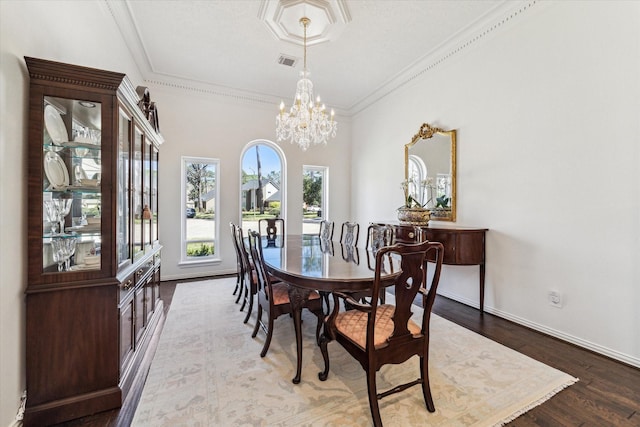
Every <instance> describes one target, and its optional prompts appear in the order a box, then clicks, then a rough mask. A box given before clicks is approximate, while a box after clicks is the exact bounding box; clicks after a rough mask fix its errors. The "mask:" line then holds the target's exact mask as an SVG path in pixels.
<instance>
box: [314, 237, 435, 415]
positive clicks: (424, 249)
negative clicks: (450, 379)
mask: <svg viewBox="0 0 640 427" xmlns="http://www.w3.org/2000/svg"><path fill="white" fill-rule="evenodd" d="M443 253H444V248H443V246H442V244H441V243H439V242H422V243H417V244H397V245H394V246H386V247H382V248H380V249H379V250H378V251H377V252H376V267H375V279H374V284H373V292H372V296H373V297H372V298H371V304H362V303H360V302H358V301H356V300H354V299H353V298H352V297H351V296H350V295H347V294H344V293H340V292H334V293H333V299H334V304H333V307H334V308H333V310H332V312H331V314H330V315H329V317H328V319H327V323H326V325H325V335H327V336H328V337H329V338H331V339H333V340H335V341H337V342H338V343H340V345H342V347H344V349H345V350H346V351H347V352H348V353H349V354H350V355H351V356H353V357H354V358H355V359H356V360H357V361H358V362H360V365H361V366H362V367H363V369H364V370H365V372H366V376H367V389H368V394H369V409H370V410H371V416H372V417H373V424H374V425H375V426H381V425H382V419H381V417H380V409H379V406H378V400H379V399H382V398H384V397H386V396H388V395H390V394H393V393H397V392H400V391H403V390H406V389H407V388H409V387H412V386H414V385H418V384H420V385H421V386H422V394H423V396H424V400H425V403H426V406H427V409H428V410H429V412H434V411H435V406H434V403H433V397H432V395H431V388H430V386H429V321H430V318H431V309H432V307H433V302H434V300H435V297H436V289H437V287H438V281H439V279H440V270H441V269H442V259H443V258H442V257H443ZM387 255H391V256H393V257H399V258H400V265H401V271H400V273H399V275H398V276H397V277H396V278H395V279H394V281H393V284H392V285H391V286H393V289H394V293H395V303H394V304H378V300H379V297H380V294H381V293H384V292H385V288H384V286H383V283H382V281H381V271H382V265H383V263H384V261H385V257H386V256H387ZM428 259H435V261H436V262H435V263H434V264H432V265H435V267H434V271H433V273H432V276H431V281H430V285H429V287H428V288H426V284H427V279H428V275H427V266H428V265H429V263H428V261H427V260H428ZM418 292H419V293H421V294H422V305H423V314H422V316H421V318H420V319H419V320H418V321H414V320H412V319H411V315H412V314H413V312H414V311H415V307H414V306H413V305H412V304H413V301H414V300H415V298H416V296H417V294H418ZM340 299H343V300H344V301H345V304H348V305H349V306H350V307H352V309H351V310H347V311H340V304H339V301H340ZM327 343H328V340H327V339H324V338H323V339H322V340H321V345H320V347H321V350H322V356H323V358H324V361H325V369H324V371H323V372H321V373H320V374H319V377H320V379H321V380H326V379H327V375H328V373H329V357H328V351H327ZM412 356H418V357H419V358H420V377H419V378H418V379H416V380H414V381H411V382H409V383H406V384H401V385H397V386H395V387H394V388H392V389H390V390H388V391H385V392H383V393H378V391H377V388H376V372H377V371H378V370H380V368H381V367H382V366H383V365H386V364H399V363H403V362H405V361H406V360H408V359H409V358H411V357H412Z"/></svg>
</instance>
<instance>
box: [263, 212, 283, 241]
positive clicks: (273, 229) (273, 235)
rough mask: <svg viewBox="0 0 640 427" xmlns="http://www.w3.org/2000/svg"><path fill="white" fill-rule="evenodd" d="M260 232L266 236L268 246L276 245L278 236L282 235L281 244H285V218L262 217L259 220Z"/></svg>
mask: <svg viewBox="0 0 640 427" xmlns="http://www.w3.org/2000/svg"><path fill="white" fill-rule="evenodd" d="M263 227H264V232H263ZM258 233H260V235H261V236H265V237H266V239H267V247H270V248H271V247H275V246H276V239H277V238H278V236H280V237H281V240H282V243H281V244H282V245H284V219H282V218H262V219H261V220H259V221H258Z"/></svg>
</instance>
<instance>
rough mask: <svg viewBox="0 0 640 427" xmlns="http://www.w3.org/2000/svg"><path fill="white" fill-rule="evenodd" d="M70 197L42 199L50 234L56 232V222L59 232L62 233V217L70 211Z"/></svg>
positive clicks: (71, 201)
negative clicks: (49, 225) (49, 224)
mask: <svg viewBox="0 0 640 427" xmlns="http://www.w3.org/2000/svg"><path fill="white" fill-rule="evenodd" d="M72 203H73V200H72V199H54V200H45V201H44V210H45V214H46V215H47V220H48V221H49V222H50V223H51V234H52V235H54V234H58V224H59V225H60V234H63V233H64V218H65V217H66V216H67V215H69V212H70V211H71V204H72Z"/></svg>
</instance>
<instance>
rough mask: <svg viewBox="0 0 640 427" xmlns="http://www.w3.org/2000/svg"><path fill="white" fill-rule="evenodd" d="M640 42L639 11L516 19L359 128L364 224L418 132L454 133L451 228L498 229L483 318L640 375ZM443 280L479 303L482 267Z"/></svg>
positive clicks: (574, 5)
mask: <svg viewBox="0 0 640 427" xmlns="http://www.w3.org/2000/svg"><path fill="white" fill-rule="evenodd" d="M479 34H480V33H479ZM639 42H640V3H638V2H595V1H589V2H538V3H536V4H533V5H532V6H530V7H529V8H527V9H525V10H523V11H521V12H517V11H516V13H515V14H514V16H513V17H512V18H510V19H506V20H505V21H504V23H503V24H502V25H498V26H496V27H495V28H494V29H493V30H489V31H488V32H487V33H486V34H485V35H484V36H482V35H481V36H480V37H479V38H478V39H477V40H475V41H474V42H472V43H471V44H470V46H467V47H465V48H463V49H461V50H459V51H458V52H456V53H455V54H453V55H452V56H450V57H449V58H448V59H446V60H445V61H443V62H441V63H440V64H438V65H436V66H435V67H433V68H431V69H430V70H428V71H427V72H425V73H423V74H422V75H421V76H420V77H418V78H416V79H414V80H413V81H411V82H410V83H408V84H407V85H405V86H404V87H403V88H402V89H400V90H399V91H396V92H395V93H393V94H391V95H388V96H386V97H385V98H383V99H382V100H380V101H379V102H378V103H377V104H375V105H374V106H372V107H370V108H368V109H366V110H365V111H363V112H361V113H360V114H358V115H357V117H356V118H354V121H353V150H354V152H357V153H359V155H358V156H354V159H353V160H354V161H353V174H352V183H353V184H352V187H353V212H354V213H355V216H356V218H357V220H358V221H360V222H361V223H364V222H366V221H370V220H371V219H383V218H388V219H393V218H395V208H396V207H397V206H399V205H400V204H401V203H402V192H401V190H400V182H401V180H402V179H403V145H404V144H406V143H407V142H409V141H410V140H411V137H412V136H413V135H414V134H415V133H416V132H417V131H418V129H419V127H420V125H421V124H422V123H423V122H428V123H431V124H433V125H437V126H440V127H444V128H448V129H452V128H455V129H457V130H458V157H457V158H458V181H457V182H458V212H457V213H458V221H457V223H458V224H460V225H467V226H479V227H487V228H489V229H490V231H489V232H488V236H487V273H486V279H487V289H486V294H485V295H486V300H485V304H486V306H485V307H486V310H487V311H489V312H493V313H496V314H498V315H500V316H503V317H506V318H509V319H513V320H515V321H517V322H520V323H523V324H526V325H529V326H532V327H534V328H536V329H539V330H542V331H545V332H548V333H551V334H554V335H557V336H559V337H561V338H564V339H567V340H570V341H573V342H576V343H578V344H580V345H583V346H586V347H589V348H592V349H594V350H597V351H600V352H602V353H605V354H608V355H610V356H613V357H616V358H618V359H620V360H624V361H626V362H628V363H632V364H634V365H636V366H640V330H639V327H638V325H640V315H639V314H638V313H639V312H640V310H638V307H640V270H639V267H638V265H640V262H639V261H640V204H639V199H640V150H639V148H638V147H639V141H640V127H639V126H640V125H639V123H640V121H639V120H638V118H639V114H640V101H639V100H640V77H639V76H640V46H639ZM371 194H378V195H380V196H378V197H371V196H370V195H371ZM382 195H385V196H386V197H387V198H388V202H386V203H380V201H381V199H382V198H383V197H384V196H382ZM440 286H441V288H440V291H441V293H442V294H444V295H447V296H450V297H453V298H454V299H457V300H460V301H462V302H465V303H468V304H470V305H474V306H477V305H478V302H479V297H478V273H477V267H445V271H444V273H443V276H442V280H441V285H440ZM551 289H553V290H557V291H560V292H561V293H562V294H563V296H564V307H563V308H561V309H558V308H554V307H551V306H550V305H549V303H548V301H547V293H548V291H549V290H551Z"/></svg>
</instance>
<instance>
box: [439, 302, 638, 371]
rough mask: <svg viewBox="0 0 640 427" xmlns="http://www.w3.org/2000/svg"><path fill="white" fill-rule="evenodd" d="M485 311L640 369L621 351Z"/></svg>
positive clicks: (488, 309) (476, 304) (489, 309)
mask: <svg viewBox="0 0 640 427" xmlns="http://www.w3.org/2000/svg"><path fill="white" fill-rule="evenodd" d="M438 295H442V296H443V297H447V298H449V299H452V300H454V301H457V302H460V303H462V304H465V305H468V306H470V307H474V308H477V309H480V306H479V304H478V302H477V301H473V300H470V299H468V298H465V297H462V296H460V295H456V294H452V293H450V292H446V291H438ZM484 311H485V312H486V313H490V314H493V315H494V316H498V317H500V318H503V319H506V320H509V321H511V322H513V323H517V324H518V325H522V326H526V327H527V328H530V329H533V330H535V331H538V332H541V333H543V334H545V335H549V336H552V337H554V338H558V339H560V340H562V341H565V342H568V343H571V344H574V345H577V346H578V347H582V348H584V349H587V350H590V351H593V352H594V353H598V354H601V355H603V356H606V357H609V358H611V359H614V360H617V361H619V362H622V363H625V364H627V365H630V366H634V367H636V368H640V359H638V358H636V357H632V356H630V355H628V354H624V353H620V352H619V351H615V350H612V349H610V348H607V347H603V346H601V345H598V344H595V343H592V342H590V341H586V340H583V339H581V338H578V337H575V336H573V335H569V334H566V333H564V332H562V331H558V330H556V329H553V328H549V327H547V326H544V325H541V324H538V323H535V322H531V321H529V320H527V319H524V318H522V317H518V316H514V315H513V314H511V313H508V312H505V311H502V310H496V309H495V308H493V307H490V306H487V305H486V304H485V306H484Z"/></svg>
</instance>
